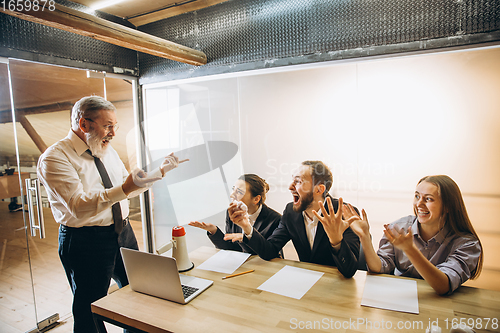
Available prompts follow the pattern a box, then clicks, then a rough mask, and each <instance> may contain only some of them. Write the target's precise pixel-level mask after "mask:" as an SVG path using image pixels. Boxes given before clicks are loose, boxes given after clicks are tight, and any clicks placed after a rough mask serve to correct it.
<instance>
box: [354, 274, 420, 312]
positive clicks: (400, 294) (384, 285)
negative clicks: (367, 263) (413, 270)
mask: <svg viewBox="0 0 500 333" xmlns="http://www.w3.org/2000/svg"><path fill="white" fill-rule="evenodd" d="M361 305H364V306H369V307H372V308H380V309H386V310H393V311H400V312H409V313H415V314H418V292H417V281H414V280H407V279H398V278H391V277H384V276H374V275H367V276H366V281H365V290H364V291H363V298H362V299H361Z"/></svg>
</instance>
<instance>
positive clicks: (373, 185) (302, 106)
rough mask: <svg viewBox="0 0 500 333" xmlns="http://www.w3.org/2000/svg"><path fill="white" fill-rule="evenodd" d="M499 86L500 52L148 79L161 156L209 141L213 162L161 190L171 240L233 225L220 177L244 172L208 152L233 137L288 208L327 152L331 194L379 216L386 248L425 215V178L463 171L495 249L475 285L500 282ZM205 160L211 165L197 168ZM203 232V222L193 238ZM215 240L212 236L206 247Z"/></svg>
mask: <svg viewBox="0 0 500 333" xmlns="http://www.w3.org/2000/svg"><path fill="white" fill-rule="evenodd" d="M499 90H500V47H490V48H480V49H471V50H462V51H457V52H443V53H434V54H424V55H414V56H401V57H396V58H390V59H389V58H387V59H377V60H358V61H351V62H334V63H324V64H319V65H318V64H316V65H307V66H299V67H292V66H291V67H289V68H287V69H284V70H276V69H274V70H269V71H256V72H255V73H252V72H246V73H241V74H231V75H230V76H215V77H213V78H210V77H204V78H199V79H196V78H195V79H191V80H188V81H183V82H179V83H176V82H168V83H164V84H163V85H162V84H156V85H151V86H146V87H145V106H146V110H147V117H148V120H149V121H150V120H151V119H153V118H152V117H156V118H154V119H155V120H156V121H155V122H154V125H152V126H153V127H151V126H147V127H146V133H147V135H146V136H147V138H148V142H147V143H148V146H149V148H150V149H151V156H152V157H153V160H155V161H156V163H159V162H160V159H161V157H163V156H164V155H166V154H168V153H170V152H171V151H176V152H179V155H181V156H188V155H187V154H185V153H184V151H185V150H187V149H193V151H194V148H196V147H199V146H196V145H198V144H199V143H200V142H201V140H203V142H204V143H205V145H204V146H203V147H204V149H205V150H203V151H202V149H201V148H200V149H199V150H198V151H197V152H198V154H199V156H200V157H197V158H195V157H194V156H193V157H192V158H191V160H190V162H188V163H187V164H186V166H184V165H181V167H179V169H178V170H176V171H175V173H174V172H172V174H171V177H172V178H171V180H169V181H170V182H175V183H168V182H162V183H159V184H158V185H157V186H158V187H155V188H154V193H153V195H154V200H155V205H154V210H155V211H154V223H155V232H156V238H157V242H158V241H159V242H160V243H162V242H165V241H166V240H168V239H170V230H169V228H165V227H167V226H168V227H171V226H173V225H175V224H176V223H178V224H186V223H187V222H189V221H190V220H196V219H200V218H203V219H205V221H207V222H208V221H211V222H212V223H215V224H218V225H219V226H220V225H223V223H224V215H223V214H224V207H223V206H224V205H223V204H224V200H222V198H223V194H224V188H223V187H222V186H219V185H220V184H221V183H224V180H225V184H227V186H226V191H227V189H228V188H229V187H230V186H231V185H232V184H231V182H232V179H235V178H234V177H231V176H229V172H228V171H226V169H225V168H226V167H225V166H223V167H222V171H224V173H222V172H217V170H216V167H218V165H219V164H217V163H214V164H213V165H210V164H209V162H210V161H212V159H208V158H207V156H213V152H212V151H211V149H212V146H211V143H212V144H213V142H224V143H225V144H227V143H233V144H235V145H236V146H237V148H238V150H237V151H238V153H237V154H238V156H237V158H236V159H234V158H233V160H234V161H238V162H240V161H241V165H238V167H235V168H231V172H232V174H233V175H234V176H236V175H238V174H239V173H243V170H244V172H245V173H255V174H258V175H259V176H261V177H263V178H264V179H266V180H267V182H268V183H269V185H270V191H269V193H268V196H267V201H266V204H268V205H269V206H270V207H271V208H273V209H275V210H276V211H279V212H282V211H283V209H284V207H285V206H286V204H287V203H288V202H290V201H291V200H292V196H291V194H290V191H289V190H288V186H289V184H290V182H291V176H292V172H293V170H294V169H295V168H296V167H297V166H298V165H299V164H300V163H301V162H302V161H304V160H322V161H324V162H325V163H326V164H327V165H329V166H330V168H331V170H332V172H333V175H334V183H333V186H332V189H331V190H330V194H332V195H333V196H335V197H343V198H344V199H345V201H348V202H350V203H352V204H354V205H356V206H357V207H358V208H360V209H361V208H364V209H365V210H366V211H367V213H368V217H369V220H370V224H371V229H370V231H371V233H372V239H373V244H374V247H375V249H378V243H379V240H380V238H381V237H382V235H383V225H384V224H386V223H391V222H393V221H395V220H396V219H398V218H400V217H403V216H407V215H412V214H413V196H414V191H415V186H416V184H417V182H418V181H419V179H420V178H422V177H424V176H426V175H432V174H446V175H449V176H450V177H451V178H452V179H454V180H455V182H456V183H457V184H458V185H459V187H460V188H461V191H462V195H463V197H464V200H465V202H466V205H467V209H468V212H469V215H470V217H471V220H472V223H473V225H474V227H475V229H476V231H477V232H478V233H479V236H480V238H481V241H482V243H483V247H484V254H485V262H484V268H485V269H484V272H483V274H482V275H481V277H480V278H479V279H478V280H476V281H469V282H468V284H469V285H475V286H481V287H485V288H492V289H495V288H496V289H498V286H496V284H495V283H494V281H495V280H496V279H498V278H500V273H498V272H499V271H500V264H498V260H495V259H496V253H499V248H498V246H497V245H496V244H500V236H498V235H499V234H500V224H499V223H498V222H497V221H496V220H495V216H498V215H499V214H500V173H499V172H498V170H499V169H500V158H499V156H500V155H499V154H498V153H497V152H498V151H500V113H499V112H498V110H499V109H500V97H499V96H500V95H499V94H498V93H497V92H498V91H499ZM151 132H153V133H154V134H152V133H151ZM190 142H193V144H192V145H190V146H189V145H188V144H189V143H190ZM207 142H208V143H207ZM221 147H222V146H221ZM224 147H225V146H224ZM152 148H154V149H152ZM213 149H215V151H217V152H218V150H217V149H216V148H215V147H214V148H213ZM229 149H230V148H229V146H228V147H227V148H224V149H222V148H221V151H224V152H225V153H226V152H227V151H229ZM183 154H184V155H183ZM203 154H204V155H203ZM210 154H211V155H210ZM231 155H232V154H227V156H226V155H224V157H226V159H227V158H229V156H231ZM201 156H203V158H201ZM222 160H223V161H225V160H224V159H222ZM233 160H230V162H229V163H228V164H227V165H232V162H233ZM221 163H223V162H221ZM235 164H236V163H235ZM188 165H189V167H187V166H188ZM195 166H196V167H197V168H199V171H197V172H194V171H192V168H194V167H195ZM201 174H203V175H204V177H200V175H201ZM188 178H189V179H188ZM177 180H179V181H177ZM180 180H182V182H181V181H180ZM160 186H161V190H160V188H159V187H160ZM226 205H227V200H226ZM205 207H206V208H205ZM226 207H227V206H226ZM216 211H220V213H218V215H215V213H216ZM197 232H198V230H195V228H189V229H188V230H187V233H188V240H189V238H190V237H191V236H190V233H193V234H195V233H197ZM203 234H204V233H203ZM203 242H208V240H207V238H206V237H204V239H203V237H202V238H200V239H199V240H198V239H197V240H196V242H194V241H193V244H194V245H197V244H203ZM208 244H210V243H209V242H208ZM158 245H161V244H158V243H157V246H158ZM285 257H287V258H289V256H288V255H287V252H286V251H285Z"/></svg>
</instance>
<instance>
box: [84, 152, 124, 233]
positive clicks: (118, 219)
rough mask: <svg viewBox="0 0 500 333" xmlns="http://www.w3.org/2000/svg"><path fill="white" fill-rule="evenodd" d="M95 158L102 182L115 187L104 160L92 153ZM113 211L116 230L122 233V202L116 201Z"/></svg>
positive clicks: (112, 207)
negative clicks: (103, 162)
mask: <svg viewBox="0 0 500 333" xmlns="http://www.w3.org/2000/svg"><path fill="white" fill-rule="evenodd" d="M87 151H88V152H89V154H90V155H92V152H91V151H90V150H87ZM92 157H93V158H94V162H95V166H96V167H97V171H99V174H100V175H101V179H102V183H103V185H104V188H111V187H113V183H112V182H111V179H109V175H108V172H107V171H106V168H105V167H104V164H102V161H101V160H100V159H99V158H98V157H95V156H93V155H92ZM111 211H112V212H113V221H114V222H115V231H116V233H117V234H120V233H121V232H122V229H123V217H122V210H121V208H120V203H119V202H116V203H114V204H113V206H111Z"/></svg>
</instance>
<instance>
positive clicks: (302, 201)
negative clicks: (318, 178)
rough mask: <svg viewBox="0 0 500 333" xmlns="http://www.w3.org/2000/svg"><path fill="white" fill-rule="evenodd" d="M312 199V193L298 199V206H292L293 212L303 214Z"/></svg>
mask: <svg viewBox="0 0 500 333" xmlns="http://www.w3.org/2000/svg"><path fill="white" fill-rule="evenodd" d="M313 200H314V197H313V193H312V191H311V192H309V193H307V194H306V195H305V196H302V197H300V205H299V206H298V207H296V206H295V205H294V206H293V210H294V211H295V212H299V213H301V212H303V211H305V210H306V209H307V208H308V207H309V206H310V205H311V204H312V202H313Z"/></svg>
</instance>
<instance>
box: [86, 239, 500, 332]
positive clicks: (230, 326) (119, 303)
mask: <svg viewBox="0 0 500 333" xmlns="http://www.w3.org/2000/svg"><path fill="white" fill-rule="evenodd" d="M216 251H217V250H216V249H214V248H210V247H201V248H199V249H197V250H196V251H194V252H192V253H190V259H191V261H192V262H194V263H195V268H194V269H193V270H191V271H189V272H187V273H185V274H187V275H193V276H197V277H201V278H206V279H210V280H213V281H214V284H213V285H212V286H211V287H210V288H208V289H207V290H205V291H204V292H203V293H202V294H200V295H199V296H198V297H196V298H195V299H193V300H192V301H191V302H190V303H188V304H187V305H180V304H177V303H173V302H169V301H166V300H163V299H160V298H156V297H152V296H148V295H144V294H141V293H137V292H134V291H132V290H131V289H130V286H127V287H125V288H122V289H120V290H118V291H115V292H114V293H112V294H109V295H108V296H106V297H104V298H102V299H100V300H98V301H96V302H94V303H93V304H92V312H93V313H94V316H96V317H97V318H101V319H103V320H105V321H108V322H111V323H114V324H116V325H119V326H122V327H130V328H133V329H138V331H139V332H141V331H145V332H302V331H325V332H425V328H426V327H427V326H428V325H429V322H436V320H438V324H439V326H440V327H441V329H442V332H443V333H444V332H449V331H450V329H451V328H452V321H453V320H455V323H458V322H459V321H460V320H461V319H462V318H464V319H462V321H465V322H467V320H472V319H469V318H473V320H474V323H475V330H476V332H500V327H499V325H500V323H499V322H498V321H499V320H500V292H498V291H491V290H484V289H477V288H471V287H460V288H459V289H458V290H457V291H455V293H454V294H452V295H451V296H445V297H442V296H438V295H436V293H435V292H434V291H433V289H432V288H431V287H430V286H429V285H428V284H427V283H426V282H425V281H423V280H417V288H418V301H419V309H420V312H419V314H418V315H416V314H410V313H403V312H396V311H389V310H383V309H377V308H370V307H365V306H361V305H360V303H361V298H362V296H363V288H364V283H365V279H366V274H367V273H366V272H365V271H358V272H357V273H356V274H355V276H354V277H353V278H351V279H346V278H344V277H343V276H342V274H340V273H339V271H338V270H337V269H336V268H334V267H328V266H322V265H316V264H310V263H304V262H296V261H290V260H283V259H273V260H272V261H264V260H262V259H260V258H259V257H258V256H252V257H250V258H249V259H248V260H247V261H246V262H245V263H244V264H243V265H242V266H241V267H240V268H239V269H238V270H237V271H236V272H235V273H238V272H243V271H247V270H249V269H254V270H255V271H254V272H253V273H248V274H244V275H241V276H237V277H233V278H229V279H225V280H222V277H223V276H225V275H226V274H222V273H217V272H211V271H204V270H200V269H197V268H196V267H198V266H199V265H200V264H201V263H202V262H203V261H205V260H206V259H208V258H210V256H212V255H213V254H215V253H216ZM285 265H290V266H295V267H300V268H305V269H310V270H314V271H320V272H324V273H325V274H324V275H323V276H322V277H321V279H320V280H319V281H318V282H317V283H316V284H315V285H314V286H313V287H312V288H311V289H310V290H309V291H308V292H307V293H306V294H305V295H304V296H303V297H302V298H301V299H300V300H297V299H294V298H289V297H285V296H281V295H277V294H273V293H270V292H265V291H261V290H258V289H257V287H259V286H260V285H261V284H262V283H264V282H265V281H266V280H267V279H269V278H270V277H271V276H273V275H274V274H275V273H276V272H278V271H279V270H280V269H281V268H283V267H284V266H285ZM386 276H389V275H386ZM392 278H396V277H392ZM487 318H491V319H490V320H489V322H488V328H487V329H485V326H486V322H487ZM494 318H495V319H494ZM479 323H481V324H482V325H481V326H482V329H478V328H477V327H478V326H479V325H478V324H479ZM495 323H496V324H495ZM314 325H316V327H315V326H314ZM314 327H315V328H314ZM447 327H448V328H447Z"/></svg>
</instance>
